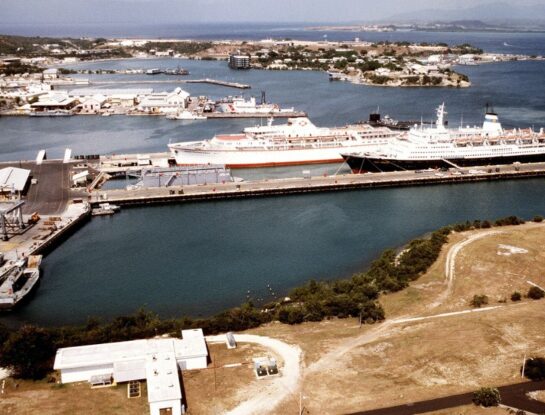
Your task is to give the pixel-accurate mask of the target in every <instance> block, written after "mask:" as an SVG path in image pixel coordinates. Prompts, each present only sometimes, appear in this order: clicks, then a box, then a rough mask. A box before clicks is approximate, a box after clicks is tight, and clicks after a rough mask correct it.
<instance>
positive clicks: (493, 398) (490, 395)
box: [473, 388, 501, 407]
mask: <svg viewBox="0 0 545 415" xmlns="http://www.w3.org/2000/svg"><path fill="white" fill-rule="evenodd" d="M473 403H474V404H475V405H481V406H484V407H489V406H498V405H499V404H500V403H501V396H500V391H499V390H498V389H496V388H481V389H479V390H478V391H476V392H474V393H473Z"/></svg>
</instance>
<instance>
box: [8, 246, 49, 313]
mask: <svg viewBox="0 0 545 415" xmlns="http://www.w3.org/2000/svg"><path fill="white" fill-rule="evenodd" d="M41 262H42V256H41V255H31V256H29V257H28V259H26V258H25V259H21V260H18V261H17V262H16V263H15V265H13V266H12V267H11V268H9V269H8V270H7V271H6V272H5V273H4V274H2V275H1V276H0V309H4V310H10V309H12V308H13V307H15V306H16V305H17V304H19V303H20V302H21V301H22V300H23V299H24V298H25V297H26V295H27V294H28V293H30V291H32V289H33V288H34V286H35V285H36V283H37V282H38V280H39V279H40V264H41Z"/></svg>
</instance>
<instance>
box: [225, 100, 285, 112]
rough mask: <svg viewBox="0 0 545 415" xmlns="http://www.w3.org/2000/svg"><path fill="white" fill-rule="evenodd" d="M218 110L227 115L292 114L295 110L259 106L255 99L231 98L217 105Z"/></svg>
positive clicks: (274, 106)
mask: <svg viewBox="0 0 545 415" xmlns="http://www.w3.org/2000/svg"><path fill="white" fill-rule="evenodd" d="M216 108H217V110H218V111H219V112H222V113H226V114H263V115H275V114H282V113H286V114H290V113H293V112H294V111H295V110H294V108H293V107H292V108H280V107H279V106H278V105H277V104H267V103H262V104H258V103H257V101H256V99H255V98H254V97H251V98H249V99H244V98H242V97H235V98H231V99H230V100H228V101H227V102H221V103H219V104H218V105H217V107H216Z"/></svg>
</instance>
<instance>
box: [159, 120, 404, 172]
mask: <svg viewBox="0 0 545 415" xmlns="http://www.w3.org/2000/svg"><path fill="white" fill-rule="evenodd" d="M398 134H399V132H393V131H391V130H390V129H388V128H384V127H383V128H374V127H371V126H369V125H363V124H362V125H349V126H346V127H340V128H323V127H317V126H316V125H314V124H313V123H312V122H311V121H310V120H309V119H308V118H306V117H301V118H289V119H288V122H287V124H279V125H272V121H271V120H270V121H269V123H268V124H267V125H264V126H257V127H250V128H246V129H244V131H243V133H241V134H219V135H216V136H215V137H213V138H212V139H209V140H203V141H192V142H182V143H175V144H169V148H170V150H171V152H172V154H173V155H174V157H175V159H176V163H177V164H178V165H181V166H187V165H198V164H221V165H225V166H226V167H230V168H245V167H252V168H253V167H272V166H289V165H305V164H322V163H342V161H343V158H342V156H341V153H344V152H347V151H354V152H358V151H369V150H372V149H374V148H378V147H379V146H381V145H385V144H387V143H388V141H390V140H393V139H394V138H395V137H396V136H397V135H398Z"/></svg>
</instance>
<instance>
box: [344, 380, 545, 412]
mask: <svg viewBox="0 0 545 415" xmlns="http://www.w3.org/2000/svg"><path fill="white" fill-rule="evenodd" d="M498 389H499V390H500V394H501V398H502V404H503V405H507V406H510V407H512V408H517V409H522V410H523V411H528V412H531V413H534V414H545V403H544V402H539V401H535V400H532V399H530V398H528V397H527V396H526V394H527V393H528V392H532V391H536V390H545V381H540V382H525V383H517V384H514V385H508V386H502V387H499V388H498ZM472 398H473V393H463V394H460V395H451V396H445V397H442V398H437V399H430V400H427V401H420V402H411V403H408V404H405V405H398V406H391V407H388V408H380V409H372V410H369V411H362V412H353V413H352V414H351V415H415V414H423V413H426V412H432V411H440V410H444V409H449V408H456V407H458V406H462V405H469V404H472Z"/></svg>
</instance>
